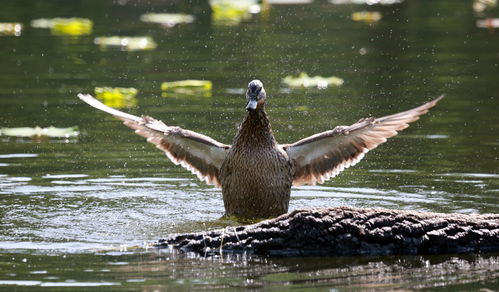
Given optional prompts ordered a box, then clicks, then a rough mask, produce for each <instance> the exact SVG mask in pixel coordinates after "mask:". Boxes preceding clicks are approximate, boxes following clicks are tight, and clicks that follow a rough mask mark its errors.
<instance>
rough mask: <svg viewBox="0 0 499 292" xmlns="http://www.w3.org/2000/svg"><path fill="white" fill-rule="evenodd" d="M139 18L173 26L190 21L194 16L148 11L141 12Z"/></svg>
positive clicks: (192, 20)
mask: <svg viewBox="0 0 499 292" xmlns="http://www.w3.org/2000/svg"><path fill="white" fill-rule="evenodd" d="M140 20H142V21H143V22H151V23H158V24H161V25H162V26H166V27H174V26H175V25H177V24H180V23H192V22H194V20H195V17H194V16H193V15H189V14H182V13H148V14H142V15H141V16H140Z"/></svg>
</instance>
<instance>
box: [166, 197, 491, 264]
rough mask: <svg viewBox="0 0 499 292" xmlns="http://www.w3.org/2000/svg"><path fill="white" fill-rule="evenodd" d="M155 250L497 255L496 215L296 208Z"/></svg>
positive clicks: (179, 237)
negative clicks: (270, 217) (166, 248)
mask: <svg viewBox="0 0 499 292" xmlns="http://www.w3.org/2000/svg"><path fill="white" fill-rule="evenodd" d="M156 245H157V246H158V247H173V248H176V249H180V250H182V251H186V252H197V253H202V254H214V253H221V252H223V253H225V252H248V253H251V254H259V255H282V256H298V255H307V256H310V255H393V254H399V255H400V254H409V255H415V254H442V253H481V252H497V251H499V214H490V215H464V214H441V213H426V212H413V211H400V210H389V209H378V208H376V209H372V208H352V207H335V208H314V209H300V210H295V211H292V212H290V213H287V214H284V215H281V216H279V217H277V218H274V219H270V220H266V221H262V222H259V223H256V224H252V225H247V226H238V227H226V228H224V229H219V230H212V231H207V232H198V233H191V234H180V235H174V236H170V237H168V238H165V239H161V240H159V241H158V242H157V244H156Z"/></svg>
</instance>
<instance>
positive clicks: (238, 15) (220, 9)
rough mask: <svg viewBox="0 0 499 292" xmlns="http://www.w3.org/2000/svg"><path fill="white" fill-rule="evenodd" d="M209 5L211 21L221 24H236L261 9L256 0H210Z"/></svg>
mask: <svg viewBox="0 0 499 292" xmlns="http://www.w3.org/2000/svg"><path fill="white" fill-rule="evenodd" d="M210 5H211V9H212V10H213V13H212V18H213V22H214V23H215V24H222V25H237V24H239V23H241V22H242V21H243V20H247V19H250V18H251V14H256V13H259V12H260V10H261V8H260V5H259V4H258V1H257V0H241V1H231V0H210Z"/></svg>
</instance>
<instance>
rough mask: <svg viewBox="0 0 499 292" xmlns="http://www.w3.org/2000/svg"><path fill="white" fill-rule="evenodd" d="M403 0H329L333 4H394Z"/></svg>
mask: <svg viewBox="0 0 499 292" xmlns="http://www.w3.org/2000/svg"><path fill="white" fill-rule="evenodd" d="M402 1H403V0H329V3H331V4H360V5H364V4H367V5H393V4H398V3H402Z"/></svg>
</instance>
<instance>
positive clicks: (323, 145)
mask: <svg viewBox="0 0 499 292" xmlns="http://www.w3.org/2000/svg"><path fill="white" fill-rule="evenodd" d="M443 97H444V96H443V95H442V96H440V97H438V98H437V99H435V100H432V101H430V102H427V103H425V104H423V105H421V106H419V107H416V108H413V109H411V110H408V111H405V112H401V113H398V114H394V115H390V116H386V117H382V118H377V119H376V118H367V119H361V120H359V121H358V122H357V123H355V124H353V125H351V126H338V127H336V128H334V129H333V130H330V131H326V132H322V133H319V134H316V135H313V136H310V137H308V138H305V139H302V140H300V141H298V142H296V143H293V144H289V145H282V147H283V149H284V150H285V151H286V152H287V153H288V156H289V158H290V160H291V161H292V162H293V163H294V166H295V174H294V177H293V184H294V185H303V184H311V185H314V184H316V183H323V182H324V181H326V180H328V179H329V178H331V177H334V176H336V175H337V174H338V173H340V172H341V171H342V170H343V169H345V168H347V167H350V166H352V165H354V164H356V163H357V162H359V161H360V160H361V159H362V158H363V157H364V154H366V152H368V151H369V150H371V149H373V148H376V146H378V145H379V144H381V143H384V142H386V139H387V138H390V137H393V136H395V135H397V131H401V130H403V129H405V128H407V127H408V126H409V125H408V124H409V123H411V122H414V121H416V120H417V119H419V117H420V116H421V115H423V114H425V113H426V112H428V110H429V109H430V108H432V107H434V106H435V105H436V104H437V102H438V101H440V100H441V99H442V98H443Z"/></svg>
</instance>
